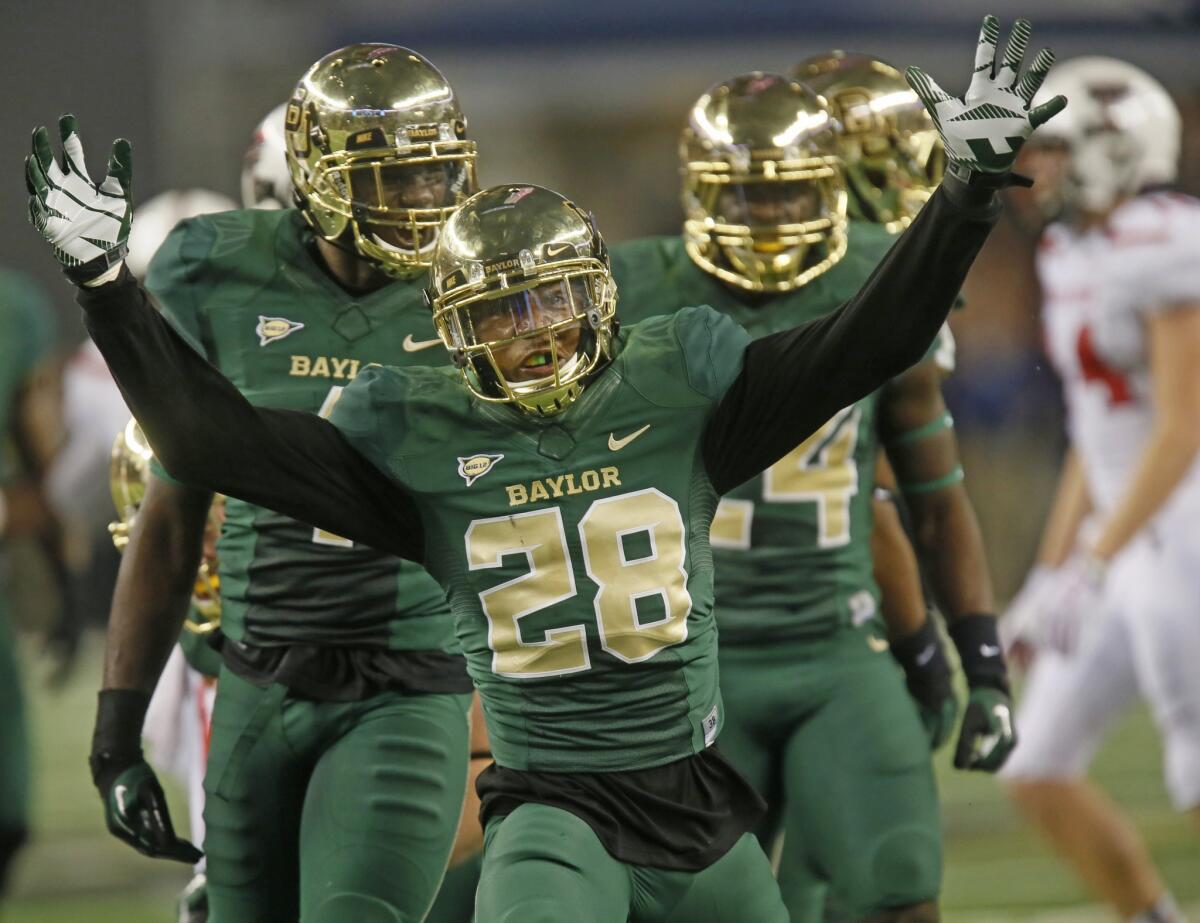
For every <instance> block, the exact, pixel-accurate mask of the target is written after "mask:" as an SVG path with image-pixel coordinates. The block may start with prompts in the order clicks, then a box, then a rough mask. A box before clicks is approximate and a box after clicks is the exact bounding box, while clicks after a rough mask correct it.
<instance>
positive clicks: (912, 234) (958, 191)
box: [704, 177, 1000, 493]
mask: <svg viewBox="0 0 1200 923" xmlns="http://www.w3.org/2000/svg"><path fill="white" fill-rule="evenodd" d="M999 214H1000V206H999V204H998V202H997V201H996V200H995V197H994V194H993V193H992V192H990V191H989V192H987V193H986V195H982V196H981V195H978V194H976V193H975V192H974V191H970V190H965V189H964V188H962V184H960V183H957V184H956V181H955V180H954V179H953V178H952V177H947V179H946V181H945V182H944V183H943V185H942V188H940V189H939V190H938V191H937V192H935V193H934V195H933V197H932V198H931V199H930V200H929V202H928V203H926V205H925V207H924V208H923V209H921V213H920V215H918V216H917V218H916V220H915V221H913V223H912V224H911V225H910V226H909V228H908V230H906V231H905V232H904V233H903V234H902V235H901V236H900V238H899V239H898V240H897V241H896V243H895V244H894V245H893V246H892V249H891V250H890V251H888V254H887V256H885V257H884V258H883V261H882V262H881V263H880V264H879V266H877V267H876V269H875V271H874V272H873V273H872V274H871V277H870V278H869V279H868V280H867V282H866V284H864V285H863V287H862V288H861V289H860V290H859V292H858V294H856V295H855V296H854V297H853V298H851V299H850V300H849V301H847V302H846V303H845V304H843V305H842V306H841V307H840V308H838V310H836V311H834V312H833V313H832V314H829V315H827V316H825V317H822V318H819V319H818V320H815V321H812V322H811V323H808V324H805V325H803V326H801V327H795V328H793V329H791V330H785V331H782V332H780V333H776V334H772V335H770V336H766V337H763V338H762V339H759V340H756V341H754V342H753V343H751V344H750V346H749V347H747V349H746V353H745V359H744V361H743V365H742V371H741V373H740V374H739V376H738V377H737V379H736V380H735V381H734V383H733V385H732V386H731V387H730V388H729V390H728V391H727V392H726V393H725V396H724V397H723V398H722V399H721V403H720V404H719V405H718V406H717V408H716V409H715V410H714V412H713V415H712V417H711V418H710V419H709V423H708V427H707V430H706V432H705V435H704V461H705V466H706V467H707V469H708V474H709V477H710V478H711V479H712V482H713V485H714V486H715V487H716V488H717V490H718V491H720V492H721V493H725V492H726V491H728V490H731V489H732V488H734V487H736V486H737V485H738V484H741V483H742V482H743V481H746V480H747V479H749V478H751V477H753V476H754V475H756V474H757V473H758V472H760V471H762V470H763V469H765V468H767V467H769V466H770V465H772V464H773V463H774V462H776V461H778V460H779V459H780V458H782V457H783V456H784V455H786V454H787V453H788V452H790V451H791V450H792V449H794V448H795V447H796V446H797V445H799V444H800V443H801V442H803V441H804V440H805V439H806V438H807V437H808V436H809V435H811V434H812V433H813V432H814V431H815V430H816V429H817V428H818V427H820V426H821V425H822V424H823V423H825V421H827V420H828V419H830V418H831V417H832V416H833V415H834V414H835V413H837V412H838V411H839V410H841V409H842V408H843V407H847V406H849V405H850V404H852V403H854V402H855V401H857V400H859V399H860V398H862V397H865V396H866V395H868V394H870V393H871V392H872V391H874V390H875V389H876V388H878V387H879V386H881V385H882V384H883V383H884V382H886V381H887V380H888V379H889V378H892V377H894V376H896V375H899V374H900V373H901V372H903V371H904V370H905V369H907V368H909V367H910V366H912V365H914V364H915V363H916V362H918V361H919V360H920V359H921V357H922V356H923V355H924V354H925V351H926V350H927V349H928V347H929V344H930V343H932V342H933V338H934V336H936V335H937V332H938V329H939V328H940V327H941V325H942V323H943V321H945V319H946V315H947V314H948V313H949V311H950V308H951V306H952V305H953V304H954V301H955V299H956V298H957V297H958V292H959V290H960V289H961V288H962V283H963V280H964V279H965V278H966V275H967V270H968V269H970V267H971V263H972V262H973V261H974V259H975V256H976V254H977V253H978V252H979V249H980V248H981V247H982V246H983V242H984V241H985V240H986V239H987V235H988V232H989V231H991V229H992V226H993V225H994V224H995V223H996V219H997V218H998V217H999Z"/></svg>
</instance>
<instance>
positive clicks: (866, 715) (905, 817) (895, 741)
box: [720, 623, 942, 923]
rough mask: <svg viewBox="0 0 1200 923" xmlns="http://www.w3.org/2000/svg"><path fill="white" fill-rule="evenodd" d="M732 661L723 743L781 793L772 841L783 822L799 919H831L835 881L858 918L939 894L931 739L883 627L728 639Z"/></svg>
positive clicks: (743, 766)
mask: <svg viewBox="0 0 1200 923" xmlns="http://www.w3.org/2000/svg"><path fill="white" fill-rule="evenodd" d="M877 648H880V649H877ZM720 668H721V694H722V697H723V698H724V700H725V725H724V728H723V729H722V731H721V750H722V752H723V753H725V754H726V756H728V757H729V759H730V761H731V762H733V764H734V765H735V766H737V768H738V769H739V770H741V772H742V773H743V774H744V775H745V776H746V778H747V779H749V781H750V783H751V784H752V785H753V786H754V787H755V788H756V789H757V790H758V791H759V793H760V794H761V795H762V796H763V797H764V798H765V799H766V801H767V803H768V805H769V811H768V814H767V819H766V821H765V822H764V826H763V828H762V829H761V830H760V831H759V837H760V840H761V842H762V844H763V848H764V849H766V850H767V851H768V852H770V851H771V850H772V848H773V846H774V845H775V843H776V841H777V838H778V835H779V834H780V833H782V834H783V851H782V853H781V855H780V862H779V870H778V877H779V887H780V890H781V891H782V893H783V899H784V903H785V904H786V905H787V908H788V912H789V913H790V914H791V919H792V923H817V921H820V920H821V919H822V914H823V908H824V904H825V897H826V888H828V889H829V890H830V891H831V892H832V895H831V897H832V899H833V901H834V902H835V903H836V904H837V905H838V906H839V907H842V908H844V909H845V911H846V912H847V913H849V914H850V917H851V919H854V920H859V919H863V918H865V917H868V916H870V915H871V914H873V913H877V912H880V911H883V910H888V909H894V908H899V907H906V906H909V905H911V904H917V903H921V902H924V901H935V900H937V897H938V893H939V891H940V890H941V874H942V845H941V830H940V827H939V817H938V799H937V787H936V783H935V780H934V775H933V766H932V763H931V762H930V752H929V743H928V739H927V737H926V735H925V732H924V730H923V728H922V726H921V721H920V718H919V717H918V714H917V709H916V706H915V705H914V703H913V701H912V699H911V698H909V695H908V692H907V691H906V689H905V685H904V677H903V674H902V672H901V670H900V668H899V667H898V666H897V664H896V662H895V661H894V660H893V659H892V656H891V654H890V653H888V651H887V648H886V646H885V645H883V644H882V629H881V628H879V627H877V626H876V625H875V624H874V623H872V624H869V625H866V626H863V627H862V628H857V629H853V628H846V629H843V630H840V631H838V632H836V633H834V634H833V635H831V636H828V637H825V638H818V639H814V640H812V641H808V642H805V643H803V644H781V645H774V646H771V647H767V646H761V647H759V646H735V645H728V646H726V645H722V646H721V648H720Z"/></svg>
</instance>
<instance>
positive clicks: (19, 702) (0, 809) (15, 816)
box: [0, 611, 30, 833]
mask: <svg viewBox="0 0 1200 923" xmlns="http://www.w3.org/2000/svg"><path fill="white" fill-rule="evenodd" d="M0 702H3V703H4V706H3V708H0V833H3V832H6V831H7V832H12V831H18V830H25V829H27V828H28V826H29V785H30V782H29V774H30V767H29V759H30V755H29V726H28V724H27V723H26V718H25V700H24V696H23V695H22V694H21V676H20V671H19V670H18V668H17V651H16V639H15V638H14V637H13V633H12V627H11V626H10V625H9V623H8V616H7V615H6V614H5V613H4V612H3V611H0Z"/></svg>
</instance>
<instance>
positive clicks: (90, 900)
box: [3, 638, 1200, 923]
mask: <svg viewBox="0 0 1200 923" xmlns="http://www.w3.org/2000/svg"><path fill="white" fill-rule="evenodd" d="M30 653H32V651H30ZM25 662H26V663H29V658H28V657H27V658H26V659H25ZM99 662H100V649H99V640H98V639H97V638H93V639H91V640H90V642H89V644H88V646H87V648H86V650H85V651H84V654H83V656H82V658H81V663H80V665H79V668H78V670H77V671H76V673H75V676H74V678H73V680H72V682H71V683H70V684H69V685H68V686H67V687H66V688H65V689H63V690H61V691H59V692H57V693H54V694H51V693H49V692H46V691H45V690H42V689H37V688H35V689H33V690H32V691H31V692H30V693H29V699H30V700H31V702H30V704H31V708H32V715H33V730H34V733H35V736H36V741H35V745H36V758H37V765H38V770H37V773H36V780H37V791H36V804H35V819H36V824H37V838H36V840H35V842H34V843H33V845H32V846H31V847H30V848H29V850H28V851H27V852H26V853H25V854H24V857H23V859H22V860H21V862H20V864H19V866H18V869H17V873H16V878H15V882H14V894H13V896H12V900H11V901H10V902H9V903H8V904H7V905H6V907H5V908H4V913H3V919H4V921H5V923H169V921H170V920H172V919H173V910H172V907H173V898H174V895H175V894H176V893H177V892H178V891H179V890H180V889H181V888H182V887H183V885H184V884H185V883H186V881H187V878H188V871H187V869H185V868H183V867H182V866H178V865H175V864H173V863H167V862H156V861H152V860H149V859H145V858H143V857H141V856H139V855H138V854H137V853H135V852H134V851H133V850H131V849H129V848H128V847H126V846H124V845H123V844H121V843H118V842H117V841H116V840H114V839H113V838H111V837H110V836H109V835H108V834H107V832H106V831H105V830H104V825H103V820H102V817H101V812H100V805H99V802H98V800H97V798H96V796H95V793H94V791H93V789H92V787H91V783H90V780H89V779H88V774H87V766H86V757H87V750H88V740H89V737H90V734H91V723H92V716H93V707H94V701H95V690H96V688H97V685H98V677H99V671H100V668H99ZM34 666H35V667H36V664H34ZM27 672H30V673H32V672H33V670H29V671H27ZM26 679H27V680H28V681H29V683H28V685H30V686H33V685H34V683H35V681H36V676H28V675H27V677H26ZM939 763H940V765H939V770H940V776H941V783H942V792H943V799H944V820H945V828H946V836H947V840H946V857H947V865H946V886H945V894H944V903H943V907H944V914H943V918H944V919H946V920H949V921H960V920H962V921H968V923H1010V921H1013V923H1015V921H1018V920H1020V921H1030V920H1033V921H1039V923H1092V921H1102V920H1108V919H1112V917H1110V916H1107V915H1106V914H1105V913H1104V912H1103V911H1101V910H1099V909H1098V908H1095V907H1092V906H1089V902H1088V898H1087V896H1086V895H1085V894H1084V893H1083V892H1082V890H1081V889H1080V888H1079V886H1078V885H1076V884H1075V882H1074V881H1073V879H1072V878H1071V877H1070V876H1069V875H1068V874H1067V872H1066V871H1065V870H1064V868H1063V867H1062V866H1061V865H1060V864H1059V863H1058V862H1057V860H1055V859H1054V857H1053V856H1051V855H1050V854H1049V852H1048V851H1047V850H1046V849H1045V848H1044V847H1043V846H1042V845H1041V844H1040V843H1039V842H1038V841H1037V840H1036V839H1035V838H1034V837H1033V836H1032V835H1031V834H1030V832H1029V831H1028V829H1027V828H1025V826H1024V825H1023V824H1022V823H1021V821H1020V819H1019V818H1018V817H1017V816H1016V813H1015V812H1014V810H1013V809H1012V808H1011V807H1010V806H1009V804H1008V803H1007V802H1006V801H1005V800H1004V798H1003V797H1002V795H1001V794H1000V792H999V790H998V788H997V786H996V784H995V783H994V781H993V780H992V779H990V778H989V777H986V776H978V775H970V776H968V775H965V774H963V773H957V772H954V771H953V770H951V769H949V768H948V766H947V765H946V758H945V754H943V755H942V758H941V759H940V760H939ZM1096 777H1097V778H1098V779H1099V780H1100V781H1101V782H1102V784H1104V785H1105V786H1106V787H1107V788H1108V789H1109V791H1111V792H1112V793H1113V794H1114V795H1115V796H1116V797H1117V798H1118V799H1119V800H1120V801H1121V803H1122V804H1123V805H1125V807H1126V808H1127V809H1128V810H1129V811H1130V812H1131V813H1132V815H1133V817H1134V818H1135V820H1136V822H1137V824H1138V826H1139V827H1140V828H1141V829H1142V831H1143V832H1144V833H1145V835H1146V836H1147V838H1148V839H1149V842H1150V847H1151V849H1152V850H1153V852H1154V856H1155V858H1156V859H1157V860H1158V862H1159V863H1160V867H1161V868H1162V870H1163V872H1164V874H1165V875H1166V877H1167V880H1168V881H1169V883H1170V884H1171V886H1172V888H1173V889H1174V890H1175V893H1176V894H1177V896H1178V897H1179V898H1180V899H1181V901H1183V902H1185V903H1187V904H1190V905H1197V904H1200V842H1198V841H1197V839H1196V837H1195V835H1194V833H1193V831H1192V829H1191V827H1190V826H1189V824H1188V823H1187V822H1186V821H1185V820H1184V819H1183V818H1181V817H1178V816H1176V815H1174V814H1172V813H1171V810H1170V808H1169V806H1168V804H1167V800H1166V796H1165V794H1164V792H1163V788H1162V783H1161V775H1160V765H1159V749H1158V743H1157V740H1156V738H1155V734H1154V729H1153V726H1152V725H1151V724H1150V722H1149V719H1148V718H1147V717H1146V715H1145V714H1144V713H1140V712H1139V713H1137V714H1134V715H1132V716H1130V718H1129V720H1127V721H1126V722H1125V723H1124V724H1123V725H1122V726H1121V728H1120V729H1119V731H1118V733H1117V734H1116V735H1115V736H1114V738H1113V739H1112V740H1111V741H1110V742H1109V744H1108V746H1107V747H1106V748H1105V749H1104V750H1103V752H1102V753H1101V755H1100V758H1099V760H1098V762H1097V766H1096ZM171 797H172V805H173V806H174V812H173V814H174V817H175V818H176V820H177V821H179V822H180V823H183V822H185V818H186V811H185V810H184V809H183V804H182V802H181V800H180V799H179V797H178V794H177V792H171ZM1197 909H1200V907H1198V908H1197ZM1198 915H1200V914H1198Z"/></svg>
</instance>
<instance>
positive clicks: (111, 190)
mask: <svg viewBox="0 0 1200 923" xmlns="http://www.w3.org/2000/svg"><path fill="white" fill-rule="evenodd" d="M132 190H133V145H131V144H130V143H129V142H128V141H127V140H125V139H124V138H117V140H116V141H114V142H113V145H112V150H111V151H110V152H109V154H108V175H107V176H105V177H104V182H103V183H101V184H100V191H101V192H103V193H105V194H106V195H111V196H116V197H120V198H126V199H127V198H129V196H130V194H131V193H132Z"/></svg>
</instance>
